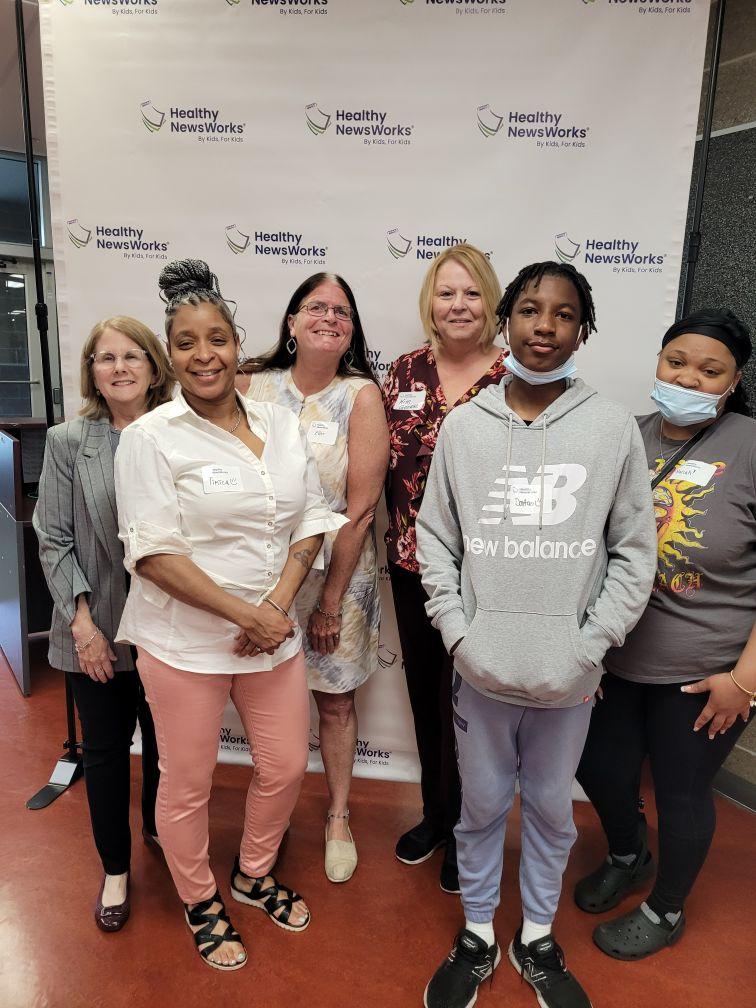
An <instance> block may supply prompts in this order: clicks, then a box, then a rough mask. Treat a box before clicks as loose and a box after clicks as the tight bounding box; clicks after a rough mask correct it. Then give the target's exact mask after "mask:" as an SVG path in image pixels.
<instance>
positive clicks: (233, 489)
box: [202, 465, 244, 494]
mask: <svg viewBox="0 0 756 1008" xmlns="http://www.w3.org/2000/svg"><path fill="white" fill-rule="evenodd" d="M202 486H203V488H204V491H205V493H206V494H211V493H240V492H241V491H242V490H243V489H244V487H243V486H242V479H241V472H240V470H239V467H238V466H230V467H226V466H217V465H206V466H202Z"/></svg>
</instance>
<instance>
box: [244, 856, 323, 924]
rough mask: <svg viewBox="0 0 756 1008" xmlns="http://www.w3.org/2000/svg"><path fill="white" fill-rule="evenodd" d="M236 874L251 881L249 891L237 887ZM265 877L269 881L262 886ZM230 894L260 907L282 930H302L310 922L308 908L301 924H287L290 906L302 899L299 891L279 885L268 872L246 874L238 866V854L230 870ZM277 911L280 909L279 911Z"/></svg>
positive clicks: (248, 903)
mask: <svg viewBox="0 0 756 1008" xmlns="http://www.w3.org/2000/svg"><path fill="white" fill-rule="evenodd" d="M237 875H241V877H242V878H243V879H247V881H249V882H251V883H252V888H251V889H250V890H249V892H246V891H245V890H244V889H239V887H238V886H237V885H236V876H237ZM266 878H269V879H270V880H271V881H270V883H269V884H268V885H266V886H264V885H263V882H264V881H265V879H266ZM282 894H283V895H282ZM231 895H232V896H233V897H234V899H235V900H238V901H239V902H240V903H246V904H247V905H248V906H254V907H260V909H261V910H264V911H265V913H266V914H267V915H268V917H270V919H271V920H272V921H273V923H274V924H278V926H279V927H281V928H283V929H284V931H304V929H305V928H306V927H307V925H308V924H309V923H310V912H309V910H308V911H307V916H306V917H305V919H304V920H303V921H302V923H301V924H289V918H290V917H291V911H292V908H293V906H294V904H295V903H296V902H297V901H298V900H301V899H302V897H301V896H300V895H299V893H296V892H294V890H293V889H289V888H287V887H286V886H285V885H281V883H280V882H279V881H278V879H276V878H275V877H274V876H273V875H271V874H270V873H268V874H267V875H264V876H263V877H262V878H255V877H254V876H253V875H247V874H246V873H245V872H243V871H242V870H241V868H240V867H239V858H238V856H237V858H236V860H235V861H234V868H233V871H232V872H231ZM278 911H280V913H279V912H278Z"/></svg>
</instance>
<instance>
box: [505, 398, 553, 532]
mask: <svg viewBox="0 0 756 1008" xmlns="http://www.w3.org/2000/svg"><path fill="white" fill-rule="evenodd" d="M511 419H512V418H511V414H510V422H511ZM545 471H546V414H545V413H544V414H543V415H542V418H541V501H540V504H539V505H538V531H539V532H540V531H542V530H543V497H544V489H545V482H544V477H545Z"/></svg>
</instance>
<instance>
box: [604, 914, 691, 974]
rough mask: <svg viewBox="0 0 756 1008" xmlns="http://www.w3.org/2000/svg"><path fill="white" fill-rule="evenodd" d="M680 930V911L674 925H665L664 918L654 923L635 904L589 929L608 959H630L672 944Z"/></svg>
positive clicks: (644, 955) (683, 917) (642, 956)
mask: <svg viewBox="0 0 756 1008" xmlns="http://www.w3.org/2000/svg"><path fill="white" fill-rule="evenodd" d="M684 931H685V914H684V913H681V914H680V916H679V918H678V920H677V923H676V924H668V923H667V922H666V921H665V920H664V919H662V920H661V921H660V923H659V924H654V922H653V921H652V920H651V919H650V918H649V917H647V916H646V914H644V912H643V910H642V909H641V908H640V907H639V906H637V907H636V908H635V909H634V910H631V911H630V913H626V914H623V915H622V916H621V917H615V918H614V920H610V921H604V923H603V924H599V925H598V927H597V928H596V929H595V930H594V932H593V941H594V943H595V944H596V945H597V946H598V947H599V948H600V949H601V951H602V952H604V953H606V955H608V956H611V957H612V959H622V960H623V961H624V962H632V961H633V960H635V959H645V958H646V956H650V955H653V954H654V953H655V952H660V951H661V950H662V949H664V948H668V947H669V946H670V945H674V944H675V943H676V942H678V941H679V940H680V939H681V938H682V936H683V932H684Z"/></svg>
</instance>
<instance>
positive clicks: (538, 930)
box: [521, 917, 551, 945]
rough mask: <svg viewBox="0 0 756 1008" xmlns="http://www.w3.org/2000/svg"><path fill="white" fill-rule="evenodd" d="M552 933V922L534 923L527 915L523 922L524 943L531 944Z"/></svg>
mask: <svg viewBox="0 0 756 1008" xmlns="http://www.w3.org/2000/svg"><path fill="white" fill-rule="evenodd" d="M550 934H551V924H534V923H533V921H529V920H528V918H527V917H526V918H525V919H524V920H523V922H522V939H521V941H522V944H523V945H530V943H531V942H534V941H538V940H539V939H540V938H545V937H546V935H550Z"/></svg>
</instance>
